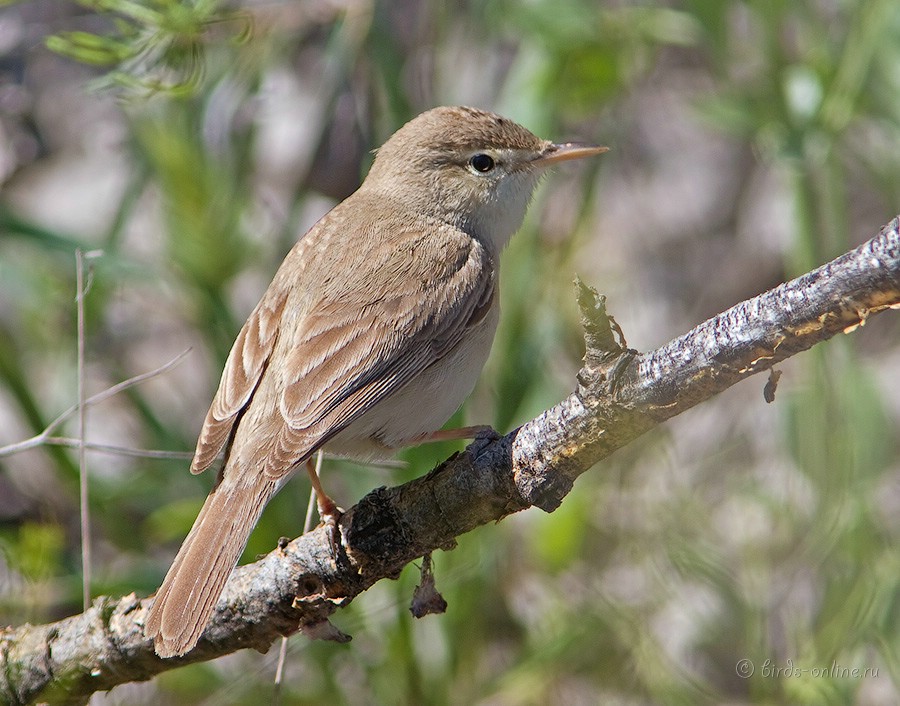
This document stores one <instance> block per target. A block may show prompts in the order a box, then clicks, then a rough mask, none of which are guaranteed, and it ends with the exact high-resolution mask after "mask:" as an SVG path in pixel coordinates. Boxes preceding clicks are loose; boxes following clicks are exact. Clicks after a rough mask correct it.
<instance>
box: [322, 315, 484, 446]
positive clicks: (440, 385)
mask: <svg viewBox="0 0 900 706" xmlns="http://www.w3.org/2000/svg"><path fill="white" fill-rule="evenodd" d="M499 309H500V307H499V306H497V305H496V304H495V305H494V306H493V307H492V310H491V311H490V312H489V313H488V314H487V316H485V317H484V319H483V320H482V321H481V323H480V325H479V326H478V327H477V328H476V329H475V330H473V331H472V332H471V335H470V336H469V337H468V338H467V339H466V340H465V341H464V342H463V343H462V344H461V345H458V346H457V347H456V348H455V349H454V350H453V351H451V352H450V353H449V354H448V355H446V356H444V357H443V358H442V359H441V360H439V361H438V362H436V363H434V364H433V365H431V366H429V367H428V368H426V369H425V370H424V371H422V372H421V373H420V374H419V375H417V376H416V377H415V378H413V379H412V380H411V381H410V382H409V383H407V384H406V385H405V386H404V387H402V388H401V389H399V390H397V391H396V392H395V393H393V394H391V395H390V396H388V397H387V398H386V399H384V400H382V401H381V402H380V403H378V404H377V405H375V406H374V407H373V408H372V409H370V410H369V411H368V412H366V413H365V414H364V415H363V416H361V417H360V418H359V419H357V420H356V421H354V422H353V423H352V424H350V426H348V427H347V428H346V429H344V430H342V431H340V432H339V433H338V434H336V435H335V436H334V437H332V438H331V439H330V440H329V441H328V443H326V444H325V450H326V451H328V452H330V453H334V454H337V455H340V456H350V457H353V458H387V457H390V456H392V455H393V453H394V451H395V450H396V449H400V448H403V447H404V446H410V445H414V444H415V443H416V439H417V437H421V436H422V435H423V434H428V433H430V432H434V431H437V430H439V429H440V428H441V427H442V426H443V425H444V424H445V423H446V422H447V420H448V419H450V417H451V416H453V413H454V412H456V410H458V409H459V407H460V405H462V403H463V402H464V401H465V399H466V398H467V397H468V396H469V394H470V393H471V392H472V389H473V388H474V387H475V383H476V382H477V381H478V376H479V375H480V374H481V369H482V368H483V367H484V364H485V362H486V361H487V358H488V354H489V353H490V351H491V344H492V343H493V341H494V334H495V332H496V330H497V322H498V319H499V314H500V311H499Z"/></svg>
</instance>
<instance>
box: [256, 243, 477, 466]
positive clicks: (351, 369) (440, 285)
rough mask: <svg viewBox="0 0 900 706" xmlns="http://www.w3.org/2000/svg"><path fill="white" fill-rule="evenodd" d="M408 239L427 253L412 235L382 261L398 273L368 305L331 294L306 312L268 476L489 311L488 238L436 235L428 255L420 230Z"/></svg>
mask: <svg viewBox="0 0 900 706" xmlns="http://www.w3.org/2000/svg"><path fill="white" fill-rule="evenodd" d="M408 241H411V242H412V243H415V244H416V245H418V246H419V247H417V248H416V249H417V250H418V254H419V257H418V258H416V257H409V255H410V253H409V245H410V242H407V243H403V244H401V245H400V246H399V247H398V248H396V249H392V250H391V251H390V252H389V253H386V255H387V257H386V259H385V261H382V262H376V263H373V266H374V267H378V268H380V271H381V272H382V273H384V272H391V273H394V276H393V277H392V279H393V281H394V282H393V283H394V286H393V287H392V288H391V289H390V290H388V291H381V292H378V293H377V296H375V293H373V296H372V297H371V298H370V301H368V302H365V303H364V304H363V305H362V306H357V305H352V306H349V305H346V304H345V303H342V302H341V301H331V302H323V303H321V305H320V306H318V307H315V308H314V310H313V311H312V312H310V313H309V314H308V315H307V316H306V317H304V322H303V324H304V325H303V327H302V330H301V331H300V332H299V335H298V336H297V337H296V340H295V341H294V342H293V343H294V345H293V347H292V348H291V351H290V360H291V362H290V364H289V365H288V366H287V369H288V370H289V371H290V373H291V374H290V376H289V377H288V378H287V379H285V381H284V387H283V390H282V392H281V396H280V401H279V412H280V414H281V417H282V420H281V425H280V428H279V430H278V432H277V434H276V438H275V439H274V440H273V441H274V443H273V447H272V449H271V452H270V453H269V454H268V457H267V460H266V463H265V465H264V469H265V472H266V474H267V475H270V476H274V477H277V476H280V475H283V474H284V473H286V472H288V471H289V470H290V469H291V468H292V467H293V466H294V465H296V463H298V462H299V461H301V460H303V459H304V458H305V457H306V456H308V455H309V454H310V453H312V452H313V451H314V450H315V449H316V448H318V447H319V446H321V445H322V444H324V443H325V442H326V441H327V440H328V439H329V438H330V437H332V436H334V435H335V434H337V433H338V432H339V431H341V430H342V429H344V428H346V427H347V426H348V425H349V424H350V423H352V422H353V421H354V420H355V419H358V418H359V417H360V416H362V415H363V414H365V413H366V412H367V411H368V410H370V409H372V407H374V406H375V405H376V404H377V403H378V402H379V401H381V400H382V399H384V398H385V397H386V396H387V395H390V394H391V393H392V392H394V391H396V390H398V389H399V388H401V387H403V385H405V384H406V383H408V382H409V381H410V380H412V379H413V378H414V377H415V376H416V375H417V374H419V373H421V372H422V371H423V370H425V369H426V368H427V367H428V366H429V365H432V364H433V363H435V362H436V361H438V360H439V359H440V358H441V357H443V356H444V355H446V354H447V353H448V352H449V351H451V350H453V348H454V347H455V346H456V345H457V344H459V342H460V341H461V340H462V339H463V338H464V337H465V334H466V330H467V329H468V328H469V327H470V326H472V325H477V324H478V323H480V321H481V320H482V319H483V317H484V313H485V310H486V308H487V304H489V302H490V301H491V299H492V297H493V288H494V266H493V261H492V258H491V255H490V254H489V253H488V251H487V250H486V249H485V248H484V246H483V245H481V244H480V243H479V242H478V241H476V240H474V239H472V238H470V237H468V236H466V235H465V234H462V233H461V232H459V231H451V233H448V235H447V237H446V238H442V239H436V238H432V241H431V243H430V245H431V247H430V248H429V249H428V252H430V261H429V260H425V258H423V254H424V250H425V249H424V248H422V247H421V245H422V243H421V234H415V233H410V234H408ZM435 241H436V242H437V243H440V245H441V247H440V248H436V247H434V244H435ZM403 245H406V247H403ZM404 270H405V271H404ZM369 288H370V289H371V287H369Z"/></svg>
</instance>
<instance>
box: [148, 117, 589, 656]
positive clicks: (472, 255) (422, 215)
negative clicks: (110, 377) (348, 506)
mask: <svg viewBox="0 0 900 706" xmlns="http://www.w3.org/2000/svg"><path fill="white" fill-rule="evenodd" d="M605 151H606V148H605V147H596V146H591V145H581V144H574V143H565V144H554V143H552V142H548V141H546V140H541V139H539V138H538V137H535V136H534V135H533V134H532V133H531V132H529V131H528V130H526V129H525V128H523V127H521V126H520V125H517V124H516V123H514V122H512V121H510V120H507V119H505V118H502V117H500V116H498V115H495V114H493V113H489V112H485V111H482V110H476V109H474V108H435V109H433V110H429V111H428V112H426V113H423V114H422V115H420V116H418V117H417V118H415V119H413V120H411V121H410V122H408V123H407V124H406V125H404V126H403V127H402V128H400V129H399V130H398V131H397V132H396V133H395V134H394V135H393V136H392V137H391V138H390V139H389V140H388V141H387V142H386V143H385V144H384V145H383V146H382V147H381V148H380V149H379V150H378V152H377V154H376V157H375V161H374V163H373V165H372V168H371V170H370V171H369V174H368V176H367V177H366V179H365V181H364V182H363V184H362V186H360V188H359V190H358V191H356V192H355V193H354V194H352V195H351V196H350V197H348V198H347V199H346V200H345V201H343V202H342V203H340V204H338V205H337V206H336V207H335V208H334V209H333V210H332V211H331V212H330V213H328V214H327V215H325V216H324V217H323V218H322V219H321V220H320V221H319V222H318V223H317V224H316V225H315V226H313V227H312V229H311V230H310V231H309V232H308V233H307V234H306V235H305V236H304V237H303V238H301V239H300V241H299V242H298V243H297V244H296V245H295V246H294V248H293V249H292V250H291V251H290V253H288V255H287V257H286V258H285V260H284V262H283V263H282V265H281V267H280V268H279V269H278V272H277V273H276V275H275V279H274V280H273V281H272V284H271V285H269V288H268V290H267V291H266V293H265V294H264V295H263V298H262V301H260V303H259V304H258V305H257V307H256V309H254V311H253V313H252V314H251V315H250V318H249V319H248V320H247V323H245V324H244V327H243V328H242V329H241V332H240V333H239V334H238V337H237V340H236V341H235V343H234V347H233V348H232V349H231V353H230V354H229V356H228V360H227V362H226V363H225V370H224V371H223V373H222V379H221V381H220V383H219V389H218V391H217V392H216V395H215V398H214V399H213V402H212V406H211V407H210V409H209V412H208V413H207V415H206V420H205V422H204V424H203V429H202V430H201V432H200V439H199V441H198V442H197V450H196V453H195V455H194V460H193V462H192V463H191V472H192V473H200V472H201V471H204V470H205V469H207V468H209V467H210V466H211V465H212V464H213V462H214V461H215V459H216V457H217V456H218V455H219V453H220V452H221V451H222V450H223V449H224V451H225V460H224V463H223V466H222V469H221V471H220V472H219V475H218V479H217V481H216V484H215V487H214V488H213V489H212V491H211V492H210V494H209V497H208V498H207V499H206V502H205V503H204V505H203V508H202V509H201V510H200V514H199V515H198V517H197V520H196V521H195V522H194V526H193V528H192V529H191V531H190V533H189V534H188V536H187V539H185V541H184V544H183V545H182V547H181V549H180V551H179V552H178V555H177V556H176V557H175V561H174V562H173V563H172V566H171V568H170V569H169V572H168V574H166V578H165V579H164V580H163V583H162V586H161V587H160V589H159V591H158V592H157V595H156V599H155V601H154V603H153V606H152V607H151V609H150V613H149V616H148V618H147V623H146V626H145V634H146V635H147V637H149V638H153V639H154V641H155V648H156V652H157V654H158V655H160V656H161V657H172V656H176V655H182V654H184V653H185V652H187V651H189V650H190V649H192V648H193V647H194V645H196V644H197V641H198V640H199V638H200V634H201V633H202V632H203V629H204V627H205V626H206V623H207V621H208V620H209V617H210V615H211V613H212V611H213V608H214V607H215V604H216V601H217V600H218V599H219V596H220V594H221V593H222V589H223V587H224V585H225V581H226V580H227V579H228V577H229V575H230V574H231V572H232V570H233V569H234V566H235V564H237V560H238V558H239V556H240V554H241V552H242V551H243V549H244V546H245V545H246V543H247V538H248V537H249V536H250V532H251V530H252V529H253V527H254V526H255V525H256V522H257V521H258V519H259V516H260V514H261V513H262V511H263V508H264V507H265V505H266V503H267V502H268V501H269V500H270V499H271V498H272V497H273V496H274V495H275V493H277V492H278V490H279V489H280V488H281V487H282V486H283V485H284V484H285V482H287V480H288V478H290V477H291V475H293V473H294V472H295V471H296V470H297V469H298V468H300V467H301V466H302V465H303V464H304V463H307V467H309V464H308V461H309V459H310V458H311V456H312V455H313V454H314V453H315V452H316V451H317V450H318V449H319V448H322V447H324V448H325V449H327V450H330V451H333V452H335V453H338V454H341V455H346V456H353V457H358V458H373V457H384V456H387V455H390V454H391V453H392V452H393V451H394V450H395V449H399V448H401V447H404V446H411V445H415V444H417V443H421V442H422V441H425V440H428V439H430V438H433V437H434V436H436V435H435V434H433V432H435V431H436V430H438V429H440V428H441V426H442V425H443V424H444V423H445V422H446V421H447V420H448V419H449V418H450V416H451V415H452V414H453V413H454V412H455V411H456V410H457V408H458V407H459V406H460V405H461V404H462V402H463V400H464V399H465V398H466V397H467V396H468V394H469V393H470V392H471V390H472V388H473V387H474V385H475V381H476V379H477V377H478V375H479V373H480V371H481V368H482V366H483V365H484V362H485V360H486V359H487V356H488V352H489V351H490V348H491V343H492V341H493V338H494V332H495V330H496V328H497V321H498V318H499V313H500V307H499V303H498V296H497V294H498V291H497V286H498V279H497V278H498V272H497V263H498V259H499V256H500V251H501V250H502V249H503V246H504V245H506V243H507V242H508V241H509V239H510V237H512V235H513V234H514V233H515V231H516V230H518V228H519V226H520V225H521V224H522V219H523V218H524V216H525V210H526V208H527V206H528V202H529V201H530V199H531V196H532V193H533V192H534V189H535V187H536V186H537V184H538V182H539V181H540V178H541V174H542V173H543V170H544V168H545V167H548V166H550V165H553V164H556V163H558V162H562V161H564V160H568V159H577V158H580V157H588V156H591V155H596V154H600V153H601V152H605ZM465 431H466V430H463V432H462V433H465ZM469 431H470V430H469ZM437 436H442V437H443V438H447V437H450V438H453V437H455V438H462V436H461V435H460V434H453V433H450V434H447V433H446V432H445V433H443V434H438V435H437ZM310 477H311V479H312V481H313V483H314V487H316V490H317V496H318V499H319V507H320V512H322V513H325V514H328V513H333V512H335V508H334V505H333V503H331V501H330V500H329V499H328V498H327V496H326V495H325V494H324V493H323V492H322V490H321V486H319V485H318V483H317V478H316V477H315V473H314V472H311V473H310Z"/></svg>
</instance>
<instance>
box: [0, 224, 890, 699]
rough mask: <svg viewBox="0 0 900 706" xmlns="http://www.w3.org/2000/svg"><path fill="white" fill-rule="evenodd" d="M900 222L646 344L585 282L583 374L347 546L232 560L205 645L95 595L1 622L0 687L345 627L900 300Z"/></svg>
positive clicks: (6, 691)
mask: <svg viewBox="0 0 900 706" xmlns="http://www.w3.org/2000/svg"><path fill="white" fill-rule="evenodd" d="M898 228H900V220H898V219H894V220H893V221H892V222H891V223H890V224H888V225H887V226H885V227H884V228H883V229H882V231H881V232H880V233H879V234H878V235H877V236H876V237H874V238H873V239H871V240H869V241H868V242H866V243H864V244H863V245H861V246H860V247H858V248H856V249H855V250H853V251H851V252H848V253H846V254H845V255H842V256H841V257H839V258H837V259H836V260H834V261H832V262H830V263H828V264H827V265H824V266H822V267H820V268H818V269H817V270H815V271H813V272H810V273H808V274H806V275H803V276H802V277H799V278H797V279H795V280H793V281H791V282H788V283H786V284H783V285H781V286H779V287H776V288H775V289H772V290H770V291H769V292H766V293H765V294H762V295H760V296H758V297H755V298H753V299H750V300H747V301H745V302H742V303H740V304H738V305H737V306H734V307H732V308H731V309H729V310H728V311H726V312H724V313H722V314H720V315H718V316H716V317H714V318H712V319H710V320H709V321H706V322H705V323H703V324H701V325H700V326H698V327H696V328H695V329H693V330H692V331H690V332H689V333H687V334H685V335H684V336H681V337H680V338H678V339H675V340H674V341H672V342H670V343H668V344H667V345H665V346H663V347H662V348H659V349H657V350H655V351H652V352H650V353H644V354H639V353H637V352H636V351H632V350H629V349H628V348H627V347H625V344H624V339H623V337H622V335H621V331H620V330H619V329H618V326H617V325H616V324H615V322H614V321H612V319H611V318H609V317H607V315H606V312H605V308H604V301H603V298H602V297H600V296H598V295H597V294H596V292H593V291H592V290H590V289H589V288H587V287H585V286H584V285H582V284H581V283H580V282H578V283H577V286H578V299H579V304H580V306H581V309H582V317H583V323H584V327H585V333H586V336H585V340H586V343H587V352H586V354H585V365H584V367H583V368H582V370H581V372H580V373H579V376H578V388H577V390H576V391H575V392H574V393H572V394H571V395H570V396H569V397H567V398H566V399H564V400H563V401H562V402H560V403H559V404H557V405H556V406H554V407H553V408H552V409H549V410H547V411H546V412H544V413H543V414H541V415H540V416H538V417H537V418H535V419H533V420H532V421H530V422H528V423H527V424H525V425H523V426H522V427H520V428H519V429H516V430H514V431H512V432H510V433H509V434H507V435H506V436H504V437H502V438H500V439H497V440H494V441H484V440H482V441H477V442H476V443H474V444H472V445H471V446H470V447H469V448H468V449H466V451H464V452H463V453H462V454H456V455H454V456H453V457H451V458H450V459H448V460H447V461H445V462H444V463H442V464H441V465H440V466H438V467H437V468H435V469H434V470H432V471H431V472H430V473H428V474H427V475H426V476H424V477H421V478H417V479H416V480H413V481H411V482H409V483H406V484H404V485H402V486H398V487H395V488H378V489H376V490H374V491H372V492H371V493H369V494H368V495H367V496H366V497H364V498H363V499H362V500H361V501H360V502H359V503H358V504H357V505H356V506H355V507H353V508H351V509H350V510H349V511H347V512H346V513H345V515H344V516H343V518H342V519H341V522H340V525H339V529H340V532H341V536H342V539H343V547H342V551H341V555H340V556H339V557H337V558H334V557H333V556H332V554H331V548H330V542H329V539H328V537H327V534H326V532H325V530H324V529H323V528H319V529H316V530H313V531H312V532H310V533H308V534H305V535H303V536H302V537H299V538H297V539H295V540H293V541H292V542H289V543H285V544H284V545H283V546H280V547H279V548H277V549H276V550H274V551H273V552H271V553H270V554H269V555H267V556H266V557H264V558H263V559H261V560H259V561H257V562H255V563H253V564H249V565H247V566H242V567H239V568H238V569H236V570H235V572H234V574H233V575H232V577H231V579H230V581H229V582H228V584H227V586H226V589H225V592H224V594H223V596H222V598H221V600H220V601H219V604H218V606H217V608H216V611H215V614H214V616H213V619H212V621H211V623H210V625H209V627H208V628H207V630H206V632H205V633H204V636H203V637H202V639H201V640H200V643H199V644H198V646H197V648H196V649H195V650H193V651H192V652H191V653H189V654H187V655H185V656H184V657H181V658H177V659H171V660H162V659H160V658H158V657H157V656H156V655H155V653H154V652H153V646H152V644H151V643H150V641H149V640H146V639H144V637H143V633H142V624H143V620H144V618H145V616H146V612H147V609H148V608H149V606H150V604H151V602H152V599H151V598H146V599H139V598H137V597H136V596H135V595H134V594H132V595H130V596H126V597H124V598H120V599H115V598H108V597H101V598H97V599H95V600H94V602H93V604H92V606H91V608H90V609H89V610H87V611H86V612H84V613H83V614H81V615H77V616H73V617H71V618H67V619H65V620H61V621H59V622H57V623H52V624H48V625H40V626H32V625H23V626H21V627H18V628H9V629H6V630H4V631H2V632H0V698H2V699H5V700H6V701H7V702H9V703H11V704H23V703H28V702H31V701H34V700H37V699H40V700H41V701H45V702H48V703H74V704H77V703H86V702H87V699H88V698H89V696H90V694H91V693H93V692H95V691H100V690H106V689H110V688H112V687H113V686H115V685H117V684H121V683H124V682H128V681H139V680H145V679H149V678H151V677H152V676H154V675H155V674H158V673H159V672H162V671H165V670H167V669H171V668H174V667H178V666H181V665H183V664H188V663H191V662H198V661H203V660H209V659H213V658H215V657H218V656H221V655H224V654H227V653H230V652H233V651H235V650H237V649H240V648H243V647H253V648H255V649H259V650H263V651H264V650H266V649H268V647H269V646H270V645H271V643H272V641H273V640H275V639H276V638H277V637H279V636H280V635H282V634H290V633H292V632H296V631H297V630H298V628H299V629H300V630H302V631H303V632H305V633H307V634H308V635H310V636H311V637H319V638H326V639H337V640H345V639H349V638H347V637H346V636H344V635H342V634H341V633H340V632H338V631H337V630H336V629H335V628H333V627H332V626H331V625H330V623H328V622H327V621H328V617H329V616H330V615H331V614H332V613H333V612H334V611H335V610H337V608H339V607H340V606H343V605H346V604H347V603H349V602H350V601H351V600H353V598H355V597H356V596H357V595H359V594H360V593H361V592H362V591H364V590H366V589H367V588H368V587H369V586H371V585H372V584H374V583H375V582H376V581H379V580H381V579H383V578H394V577H396V576H397V575H398V574H399V572H400V570H401V569H402V568H403V567H404V566H405V565H406V564H407V563H409V562H410V561H413V560H414V559H417V558H418V557H421V556H423V555H425V554H427V553H429V552H431V551H433V550H435V549H452V548H453V547H454V545H455V538H456V537H458V536H459V535H461V534H463V533H465V532H468V531H469V530H471V529H473V528H475V527H478V526H479V525H483V524H487V523H491V522H496V521H497V520H499V519H501V518H503V517H505V516H507V515H509V514H511V513H514V512H518V511H519V510H523V509H525V508H527V507H529V506H532V505H536V506H538V507H540V508H542V509H544V510H546V511H552V510H554V509H555V508H556V507H558V506H559V504H560V502H561V501H562V499H563V498H564V497H565V495H566V494H567V493H568V492H569V490H570V489H571V487H572V484H573V482H574V480H575V478H577V477H578V476H579V475H581V474H582V473H584V472H585V471H586V470H587V469H589V468H590V467H591V466H593V465H594V464H595V463H597V461H599V460H601V459H603V458H605V457H606V456H608V455H609V454H610V453H612V452H613V451H615V450H616V449H618V448H621V447H622V446H624V445H625V444H628V443H629V442H631V441H633V440H634V439H636V438H637V437H639V436H641V435H642V434H643V433H644V432H646V431H648V430H649V429H651V428H652V427H654V426H656V425H658V424H659V423H661V422H663V421H665V420H666V419H669V418H670V417H673V416H675V415H677V414H680V413H681V412H683V411H685V410H687V409H689V408H691V407H693V406H694V405H696V404H698V403H700V402H702V401H704V400H706V399H709V398H710V397H712V396H714V395H716V394H718V393H719V392H721V391H722V390H725V389H726V388H728V387H730V386H731V385H734V384H735V383H736V382H738V381H740V380H743V379H744V378H746V377H749V376H750V375H753V374H755V373H758V372H760V371H764V370H768V369H770V368H771V367H772V366H773V365H775V364H777V363H778V362H779V361H782V360H785V359H786V358H789V357H791V356H792V355H794V354H796V353H799V352H800V351H804V350H806V349H808V348H810V347H812V346H813V345H815V344H816V343H819V342H821V341H825V340H827V339H829V338H831V337H832V336H834V335H836V334H839V333H842V332H843V333H850V332H852V331H853V330H855V329H856V328H857V327H859V326H862V325H864V324H865V323H866V322H867V321H868V319H869V318H870V317H871V316H872V315H874V314H876V313H879V312H881V311H883V310H885V309H887V308H895V309H896V308H900V233H898Z"/></svg>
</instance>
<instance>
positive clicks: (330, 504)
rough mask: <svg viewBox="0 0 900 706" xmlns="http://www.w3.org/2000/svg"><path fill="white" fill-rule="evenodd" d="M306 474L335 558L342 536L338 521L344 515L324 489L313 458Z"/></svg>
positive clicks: (307, 463) (307, 462)
mask: <svg viewBox="0 0 900 706" xmlns="http://www.w3.org/2000/svg"><path fill="white" fill-rule="evenodd" d="M306 472H307V474H308V475H309V482H310V483H312V487H313V492H315V494H316V506H317V507H318V509H319V518H320V519H321V520H322V523H323V524H324V525H325V527H326V528H327V530H328V537H329V539H330V540H331V550H332V552H333V553H334V556H335V557H338V556H339V555H340V553H339V550H340V545H341V535H340V532H338V521H339V520H340V519H341V515H343V514H344V512H343V510H341V509H340V508H339V507H338V506H337V503H335V502H334V500H332V499H331V498H330V497H328V494H327V493H326V492H325V489H324V488H323V487H322V481H321V480H320V479H319V474H318V473H316V464H315V463H314V462H313V460H312V457H310V458H308V459H306Z"/></svg>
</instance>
